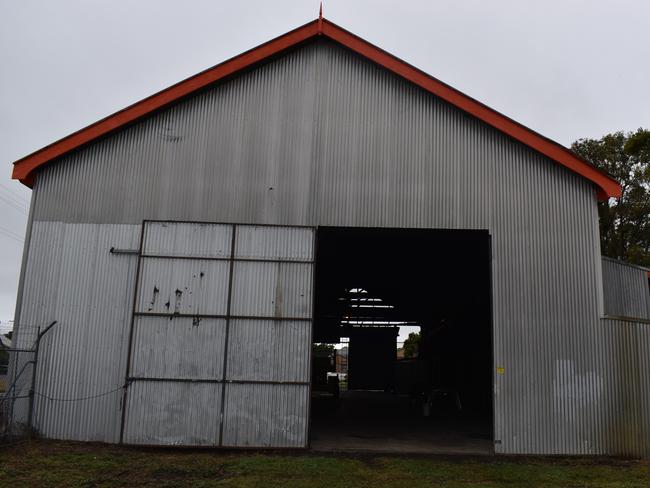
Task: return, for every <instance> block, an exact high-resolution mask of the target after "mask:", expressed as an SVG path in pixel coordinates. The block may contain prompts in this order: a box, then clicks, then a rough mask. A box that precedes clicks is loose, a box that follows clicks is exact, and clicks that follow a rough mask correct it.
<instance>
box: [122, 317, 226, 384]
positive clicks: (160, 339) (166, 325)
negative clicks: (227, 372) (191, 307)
mask: <svg viewBox="0 0 650 488" xmlns="http://www.w3.org/2000/svg"><path fill="white" fill-rule="evenodd" d="M133 326H134V335H133V347H132V357H133V360H132V365H131V376H134V377H144V378H173V379H179V378H185V379H221V378H222V377H223V358H224V340H225V336H226V321H225V319H209V318H199V317H195V318H190V317H169V318H167V317H142V316H140V317H136V318H135V322H134V325H133Z"/></svg>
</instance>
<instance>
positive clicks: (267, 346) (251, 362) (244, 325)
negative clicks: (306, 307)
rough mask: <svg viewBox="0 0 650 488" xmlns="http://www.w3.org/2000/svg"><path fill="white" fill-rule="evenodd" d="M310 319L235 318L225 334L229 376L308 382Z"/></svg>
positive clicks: (245, 378) (239, 378) (236, 378)
mask: <svg viewBox="0 0 650 488" xmlns="http://www.w3.org/2000/svg"><path fill="white" fill-rule="evenodd" d="M310 358H311V322H308V321H284V320H282V321H280V320H257V319H237V320H232V321H231V323H230V331H229V335H228V367H227V371H228V375H227V378H228V379H229V380H253V381H255V380H261V381H302V382H309V381H310V378H309V367H310Z"/></svg>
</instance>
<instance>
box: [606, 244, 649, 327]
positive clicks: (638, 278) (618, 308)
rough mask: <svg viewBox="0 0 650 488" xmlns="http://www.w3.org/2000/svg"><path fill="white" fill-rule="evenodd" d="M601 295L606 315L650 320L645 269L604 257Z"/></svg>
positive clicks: (646, 272) (647, 280) (647, 277)
mask: <svg viewBox="0 0 650 488" xmlns="http://www.w3.org/2000/svg"><path fill="white" fill-rule="evenodd" d="M603 293H604V299H605V300H604V303H605V314H606V315H611V316H614V317H627V318H637V319H646V320H650V284H649V276H648V270H647V269H646V268H642V267H640V266H634V265H631V264H628V263H625V262H622V261H616V260H614V259H610V258H605V257H604V258H603Z"/></svg>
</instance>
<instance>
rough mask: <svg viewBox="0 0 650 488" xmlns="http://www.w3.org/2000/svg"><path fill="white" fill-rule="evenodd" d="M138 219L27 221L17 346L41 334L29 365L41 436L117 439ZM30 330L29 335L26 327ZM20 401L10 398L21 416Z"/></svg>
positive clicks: (36, 423)
mask: <svg viewBox="0 0 650 488" xmlns="http://www.w3.org/2000/svg"><path fill="white" fill-rule="evenodd" d="M139 237H140V226H139V225H114V224H109V225H105V224H104V225H99V224H66V223H62V222H35V223H34V225H33V228H32V238H31V244H30V250H29V260H28V263H27V269H26V271H25V287H24V291H23V308H22V313H21V324H20V328H19V329H18V334H19V338H18V342H17V344H18V345H19V346H20V347H32V342H33V339H34V338H35V329H36V327H37V326H41V327H42V326H43V325H44V324H45V325H47V324H49V323H50V322H52V321H54V320H56V321H57V324H56V325H55V326H54V327H53V328H52V329H51V330H50V331H49V332H48V333H47V334H46V335H45V336H44V338H43V340H42V342H41V345H40V353H39V363H38V368H37V372H38V374H37V388H36V391H37V395H36V400H35V406H34V427H35V428H36V429H37V430H38V431H39V433H40V434H41V435H43V436H45V437H53V438H58V439H76V440H85V441H106V442H117V441H118V440H119V418H120V412H121V410H120V400H121V398H122V388H121V387H122V385H123V384H124V369H125V365H126V347H127V340H126V339H127V337H128V326H129V323H130V315H131V304H132V303H133V283H134V277H135V266H136V263H137V260H136V256H133V255H124V254H111V253H110V252H109V251H110V248H111V247H116V248H122V249H124V248H126V249H129V248H131V249H133V248H137V246H138V241H139ZM26 331H29V332H31V334H28V333H26ZM26 414H27V402H26V401H23V402H18V403H17V404H16V405H15V419H16V421H17V422H22V423H25V422H26Z"/></svg>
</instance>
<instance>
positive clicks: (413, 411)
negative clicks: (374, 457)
mask: <svg viewBox="0 0 650 488" xmlns="http://www.w3.org/2000/svg"><path fill="white" fill-rule="evenodd" d="M490 261H491V260H490V236H489V233H488V232H487V231H477V230H429V229H385V228H334V227H321V228H319V229H318V234H317V246H316V283H315V315H314V319H315V321H314V343H315V344H314V362H313V367H312V371H313V374H312V409H311V411H312V418H311V445H312V447H313V448H316V449H332V450H345V449H370V450H387V451H389V450H399V451H413V452H491V451H492V442H493V427H492V417H493V415H492V400H493V392H492V325H491V290H490V286H491V278H490ZM408 332H411V333H415V334H417V335H411V336H408V337H407V333H408ZM328 345H330V346H329V347H328ZM331 345H334V347H335V349H334V350H332V347H331Z"/></svg>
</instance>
